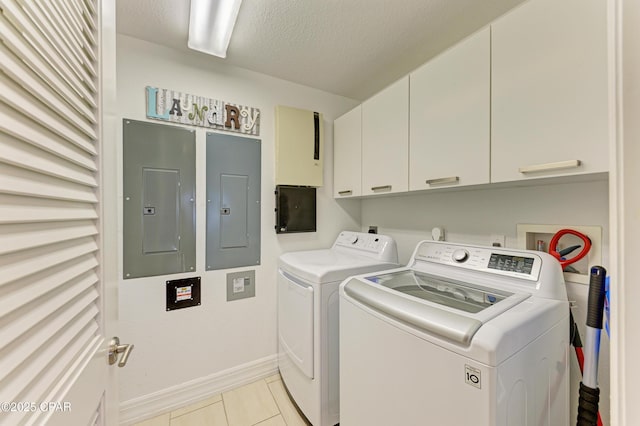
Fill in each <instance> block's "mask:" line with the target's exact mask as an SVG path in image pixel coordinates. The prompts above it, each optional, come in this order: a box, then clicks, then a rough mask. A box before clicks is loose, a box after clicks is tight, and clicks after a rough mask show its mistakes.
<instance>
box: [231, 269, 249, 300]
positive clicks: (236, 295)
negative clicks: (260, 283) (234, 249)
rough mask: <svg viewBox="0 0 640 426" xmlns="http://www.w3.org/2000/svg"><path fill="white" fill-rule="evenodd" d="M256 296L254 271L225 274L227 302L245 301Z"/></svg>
mask: <svg viewBox="0 0 640 426" xmlns="http://www.w3.org/2000/svg"><path fill="white" fill-rule="evenodd" d="M255 295H256V271H255V270H250V271H241V272H231V273H229V274H227V302H230V301H232V300H238V299H246V298H247V297H254V296H255Z"/></svg>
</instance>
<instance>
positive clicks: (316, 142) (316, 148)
mask: <svg viewBox="0 0 640 426" xmlns="http://www.w3.org/2000/svg"><path fill="white" fill-rule="evenodd" d="M313 159H314V160H319V159H320V114H318V113H317V112H314V113H313Z"/></svg>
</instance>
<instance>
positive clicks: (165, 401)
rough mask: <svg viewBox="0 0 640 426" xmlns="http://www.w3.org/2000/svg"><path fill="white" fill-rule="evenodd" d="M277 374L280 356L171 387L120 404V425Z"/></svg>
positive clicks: (273, 356)
mask: <svg viewBox="0 0 640 426" xmlns="http://www.w3.org/2000/svg"><path fill="white" fill-rule="evenodd" d="M277 372H278V356H277V355H271V356H268V357H265V358H262V359H258V360H256V361H252V362H248V363H246V364H243V365H239V366H237V367H233V368H230V369H228V370H224V371H220V372H218V373H214V374H211V375H210V376H207V377H201V378H197V379H194V380H191V381H188V382H184V383H181V384H179V385H175V386H171V387H169V388H166V389H162V390H159V391H157V392H153V393H150V394H147V395H144V396H140V397H138V398H133V399H130V400H128V401H122V402H121V403H120V424H121V425H131V424H134V423H136V422H140V421H142V420H145V419H148V418H151V417H155V416H157V415H160V414H162V413H166V412H169V411H172V410H175V409H177V408H180V407H184V406H185V405H189V404H192V403H194V402H198V401H200V400H202V399H205V398H208V397H211V396H213V395H216V394H219V393H221V392H225V391H228V390H230V389H233V388H237V387H238V386H242V385H245V384H247V383H251V382H254V381H256V380H259V379H262V378H264V377H267V376H270V375H272V374H275V373H277Z"/></svg>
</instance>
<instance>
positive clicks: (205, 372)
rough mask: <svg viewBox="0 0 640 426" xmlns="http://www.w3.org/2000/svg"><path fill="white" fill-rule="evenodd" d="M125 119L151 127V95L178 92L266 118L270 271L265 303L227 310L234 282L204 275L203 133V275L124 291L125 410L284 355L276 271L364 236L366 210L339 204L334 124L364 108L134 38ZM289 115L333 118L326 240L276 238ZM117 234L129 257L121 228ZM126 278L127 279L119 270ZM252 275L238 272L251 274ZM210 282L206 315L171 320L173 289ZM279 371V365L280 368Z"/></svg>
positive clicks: (124, 88) (126, 59)
mask: <svg viewBox="0 0 640 426" xmlns="http://www.w3.org/2000/svg"><path fill="white" fill-rule="evenodd" d="M117 42H118V43H117V89H118V97H117V102H118V109H119V114H120V118H128V119H134V120H146V118H145V86H147V85H149V86H154V87H161V88H169V89H174V90H178V91H182V92H187V93H191V94H196V95H201V96H205V97H210V98H215V99H222V100H225V101H228V102H233V103H238V104H242V105H248V106H252V107H257V108H259V109H260V112H261V118H260V126H261V131H260V133H261V134H260V138H261V140H262V194H261V197H262V207H263V208H262V214H261V220H262V233H261V238H262V247H261V253H262V259H261V260H262V263H261V265H260V266H257V267H255V268H253V269H255V270H256V297H254V298H250V299H244V300H239V301H234V302H226V273H227V272H229V271H210V272H205V269H204V268H205V265H204V256H205V232H204V230H205V132H206V130H205V129H202V128H198V129H197V130H196V134H197V135H196V152H197V160H196V162H197V164H196V187H197V270H196V272H195V273H192V274H175V275H170V276H157V277H149V278H142V279H130V280H121V281H120V291H119V299H120V303H119V318H120V338H121V340H122V341H123V342H127V343H133V344H135V349H134V351H133V352H132V355H131V358H130V360H129V363H128V365H127V366H126V368H124V369H122V370H121V373H120V400H121V401H122V403H123V404H124V405H125V406H126V405H127V404H128V403H130V402H131V401H137V402H138V403H140V402H142V403H143V402H144V400H145V398H147V397H148V398H151V397H153V396H154V395H155V396H158V395H159V394H158V392H160V394H162V392H163V391H166V390H168V389H169V388H171V387H174V386H179V385H182V384H184V383H185V382H188V381H190V380H194V379H201V378H206V377H208V376H212V375H215V374H216V373H219V372H221V371H224V370H228V369H230V368H234V367H239V366H240V367H241V366H243V365H245V364H247V363H250V362H253V361H256V360H261V359H264V358H267V357H273V359H272V361H273V362H275V357H274V354H276V352H277V346H276V262H277V258H278V256H279V254H280V253H281V252H285V251H292V250H300V249H312V248H320V247H326V246H329V245H330V244H331V243H332V242H333V240H334V239H335V237H336V235H337V233H338V232H339V231H340V230H342V229H351V230H357V229H358V228H359V227H360V202H358V201H353V200H349V201H346V202H344V201H341V202H340V203H339V204H338V203H337V202H335V201H334V200H333V198H332V197H331V188H332V181H333V169H332V163H333V161H332V158H333V149H332V146H333V120H334V118H336V117H337V116H339V115H341V114H343V113H344V112H346V111H347V110H349V109H351V108H352V107H353V106H355V105H356V102H355V101H353V100H350V99H346V98H343V97H339V96H335V95H332V94H328V93H325V92H321V91H318V90H315V89H310V88H307V87H303V86H300V85H296V84H293V83H289V82H285V81H282V80H277V79H274V78H271V77H267V76H264V75H260V74H257V73H253V72H250V71H246V70H240V69H236V68H231V67H228V66H225V65H220V64H221V63H222V61H217V62H216V61H214V60H211V59H209V58H208V57H206V56H204V55H201V54H195V53H194V54H189V53H182V52H178V51H176V50H172V49H168V48H165V47H161V46H158V45H154V44H151V43H148V42H144V41H141V40H137V39H134V38H130V37H126V36H118V40H117ZM278 104H281V105H289V106H294V107H299V108H304V109H308V110H312V111H320V112H322V113H323V114H324V120H325V122H324V126H325V155H326V157H325V169H324V183H325V186H324V187H323V188H320V189H319V190H318V200H317V202H318V232H316V233H305V234H291V235H281V236H276V234H275V231H274V224H275V217H274V206H275V200H274V194H273V191H274V189H275V183H274V182H275V180H274V176H275V173H274V166H275V157H274V152H275V146H274V134H275V130H274V125H275V119H274V108H275V106H276V105H278ZM121 126H122V124H121V123H120V132H119V137H118V140H117V141H114V143H116V144H117V145H118V153H119V154H118V161H119V163H118V167H117V170H115V171H114V172H115V176H114V179H116V176H117V179H118V181H119V193H118V199H117V200H114V203H115V204H117V208H118V211H119V212H121V211H122V177H121V176H122V162H121V159H122V149H121V145H122V136H121V135H122V131H121ZM119 223H120V225H119V229H118V234H119V241H120V247H122V219H121V213H120V222H119ZM119 269H120V271H119V276H120V277H122V261H121V260H120V267H119ZM245 269H249V268H238V269H237V270H245ZM187 276H201V277H202V305H201V306H199V307H194V308H188V309H181V310H177V311H171V312H166V311H165V280H167V279H176V278H183V277H187ZM273 365H274V366H275V363H274V364H273Z"/></svg>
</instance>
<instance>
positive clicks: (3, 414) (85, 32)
mask: <svg viewBox="0 0 640 426" xmlns="http://www.w3.org/2000/svg"><path fill="white" fill-rule="evenodd" d="M104 1H106V2H109V3H112V2H113V1H112V0H104ZM101 3H102V2H101V1H100V0H0V39H1V42H0V68H1V72H0V403H1V404H2V406H0V424H9V425H14V424H45V423H46V424H64V425H76V424H82V425H85V424H107V421H106V417H107V416H105V407H104V401H105V400H107V399H109V398H112V397H111V396H110V393H109V391H108V390H107V388H108V384H109V383H110V382H109V378H110V377H113V376H114V374H113V373H110V372H109V371H108V363H107V357H106V352H105V347H106V345H107V342H108V340H109V339H108V338H106V337H105V332H106V331H109V330H105V327H106V324H107V322H106V318H108V317H110V316H112V315H111V314H110V313H109V309H115V308H114V307H112V306H110V303H109V302H110V299H108V298H105V297H104V296H103V295H105V294H107V293H109V292H107V291H105V290H106V287H105V286H106V284H105V278H104V277H105V275H109V272H105V266H108V265H105V263H104V259H105V257H109V258H112V255H109V254H105V250H103V247H104V244H105V238H104V235H103V232H102V230H103V229H104V227H105V220H104V218H103V216H104V215H103V213H102V212H103V211H104V210H105V208H106V207H108V206H103V205H102V203H101V199H102V198H103V197H104V191H103V189H102V185H101V182H102V181H104V180H105V179H109V176H105V174H106V173H104V172H103V170H102V165H103V161H102V158H101V155H100V153H101V152H102V150H103V149H104V146H105V144H108V143H109V142H110V143H113V141H107V142H105V141H103V137H102V136H101V135H103V133H104V130H105V129H104V128H103V126H102V119H101V116H102V113H103V111H102V110H103V106H104V103H103V99H102V96H103V95H102V93H101V90H100V88H101V86H102V84H101V83H102V81H101V72H102V69H103V67H102V64H101V61H100V58H101V55H102V52H101V49H100V48H99V47H100V45H101V36H102V33H101V19H100V18H101V16H100V15H101V12H100V10H101V7H102V4H101ZM111 179H113V177H111ZM109 214H111V213H108V214H107V216H108V215H109ZM111 232H113V233H114V234H115V229H113V230H111ZM106 240H108V238H107V239H106ZM107 263H108V262H107ZM106 281H108V280H106ZM112 302H114V303H115V301H112ZM112 304H113V303H112ZM109 423H111V421H110V422H109Z"/></svg>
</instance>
